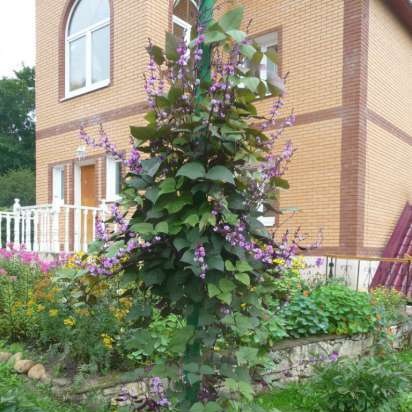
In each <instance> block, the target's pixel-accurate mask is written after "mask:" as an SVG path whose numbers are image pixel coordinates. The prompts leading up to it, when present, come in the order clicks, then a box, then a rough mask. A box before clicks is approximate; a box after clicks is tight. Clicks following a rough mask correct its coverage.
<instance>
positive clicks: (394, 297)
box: [370, 287, 406, 323]
mask: <svg viewBox="0 0 412 412" xmlns="http://www.w3.org/2000/svg"><path fill="white" fill-rule="evenodd" d="M370 293H371V303H372V305H373V306H374V307H375V309H376V311H377V312H378V313H379V314H380V315H381V316H383V317H384V318H385V320H386V321H387V322H390V323H395V322H397V321H399V320H401V319H402V315H403V312H404V308H405V305H406V297H405V296H404V295H402V293H400V292H398V291H397V290H396V289H392V288H385V287H378V288H376V289H373V290H372V291H371V292H370Z"/></svg>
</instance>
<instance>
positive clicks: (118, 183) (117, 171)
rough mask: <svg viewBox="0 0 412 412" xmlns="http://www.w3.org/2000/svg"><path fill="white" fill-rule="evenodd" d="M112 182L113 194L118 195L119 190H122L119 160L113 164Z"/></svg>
mask: <svg viewBox="0 0 412 412" xmlns="http://www.w3.org/2000/svg"><path fill="white" fill-rule="evenodd" d="M113 184H114V194H115V195H116V196H119V195H120V191H121V190H122V164H121V162H116V164H115V172H114V182H113Z"/></svg>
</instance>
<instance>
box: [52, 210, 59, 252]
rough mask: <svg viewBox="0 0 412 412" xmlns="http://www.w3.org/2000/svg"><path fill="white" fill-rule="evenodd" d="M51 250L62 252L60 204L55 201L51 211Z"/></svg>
mask: <svg viewBox="0 0 412 412" xmlns="http://www.w3.org/2000/svg"><path fill="white" fill-rule="evenodd" d="M51 250H52V252H55V253H59V252H60V204H59V203H58V202H54V204H53V207H52V211H51Z"/></svg>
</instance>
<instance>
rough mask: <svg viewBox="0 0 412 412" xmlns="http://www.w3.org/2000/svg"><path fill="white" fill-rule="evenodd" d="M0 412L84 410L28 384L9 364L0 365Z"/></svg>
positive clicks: (38, 386) (43, 388) (80, 411)
mask: <svg viewBox="0 0 412 412" xmlns="http://www.w3.org/2000/svg"><path fill="white" fill-rule="evenodd" d="M0 412H86V410H85V409H83V408H81V407H77V406H74V405H73V406H69V405H65V404H62V403H60V402H57V401H56V400H54V399H52V397H51V395H50V393H49V390H48V389H47V388H46V387H44V386H43V387H42V386H41V385H36V387H34V386H32V385H30V383H29V382H28V381H25V380H24V379H23V378H21V377H20V376H18V375H16V374H15V373H13V372H12V371H11V369H10V367H9V366H7V365H5V364H1V365H0Z"/></svg>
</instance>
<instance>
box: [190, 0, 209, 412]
mask: <svg viewBox="0 0 412 412" xmlns="http://www.w3.org/2000/svg"><path fill="white" fill-rule="evenodd" d="M214 6H215V0H200V4H199V17H198V22H199V25H200V26H201V27H203V29H204V30H206V28H207V27H208V25H209V23H210V21H212V20H213V10H214ZM202 48H203V55H202V60H201V61H200V64H199V78H200V79H201V80H202V81H208V80H210V78H211V51H212V48H211V46H210V45H203V46H202ZM198 90H199V89H198ZM196 94H197V95H198V91H197V92H196ZM187 323H188V325H190V326H193V327H194V330H195V333H196V332H197V330H198V328H199V304H198V305H197V304H195V305H194V306H193V311H192V313H191V314H190V316H189V317H188V320H187ZM200 361H201V351H200V341H199V340H198V339H195V340H194V342H193V343H192V344H190V345H188V347H187V349H186V353H185V357H184V363H185V364H187V363H191V362H194V363H200ZM185 379H186V382H187V383H186V385H185V386H186V393H185V399H186V401H188V403H189V405H190V406H191V405H193V404H194V403H196V402H197V397H198V394H199V391H200V382H197V383H195V384H193V385H190V384H189V383H188V376H187V374H186V373H185Z"/></svg>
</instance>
